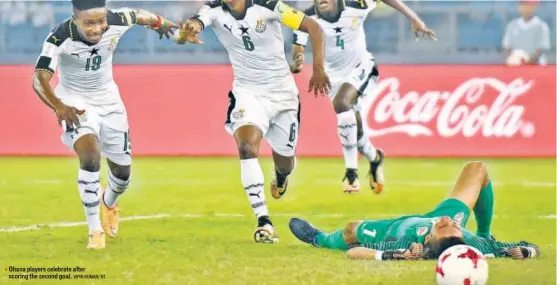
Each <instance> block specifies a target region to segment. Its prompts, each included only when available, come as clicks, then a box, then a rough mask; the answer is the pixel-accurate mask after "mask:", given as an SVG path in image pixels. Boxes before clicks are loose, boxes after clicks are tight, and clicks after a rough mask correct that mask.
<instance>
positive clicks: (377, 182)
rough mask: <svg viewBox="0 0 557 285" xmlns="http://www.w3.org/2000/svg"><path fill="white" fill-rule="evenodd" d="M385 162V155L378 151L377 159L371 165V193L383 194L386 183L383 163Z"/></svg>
mask: <svg viewBox="0 0 557 285" xmlns="http://www.w3.org/2000/svg"><path fill="white" fill-rule="evenodd" d="M384 160H385V153H384V152H383V151H382V150H380V149H377V157H376V158H375V160H374V161H371V162H370V163H369V165H370V166H369V186H370V187H371V191H373V193H375V194H379V193H381V191H383V185H384V183H385V177H384V174H383V161H384Z"/></svg>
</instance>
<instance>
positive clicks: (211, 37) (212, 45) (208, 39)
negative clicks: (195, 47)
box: [202, 29, 224, 51]
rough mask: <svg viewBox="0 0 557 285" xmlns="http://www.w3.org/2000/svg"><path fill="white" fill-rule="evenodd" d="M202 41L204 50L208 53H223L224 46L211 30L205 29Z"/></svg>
mask: <svg viewBox="0 0 557 285" xmlns="http://www.w3.org/2000/svg"><path fill="white" fill-rule="evenodd" d="M202 39H203V42H204V46H205V49H207V50H210V51H224V46H223V45H222V44H221V43H220V41H219V39H218V38H217V35H216V34H215V32H214V31H213V29H205V30H204V31H203V36H202Z"/></svg>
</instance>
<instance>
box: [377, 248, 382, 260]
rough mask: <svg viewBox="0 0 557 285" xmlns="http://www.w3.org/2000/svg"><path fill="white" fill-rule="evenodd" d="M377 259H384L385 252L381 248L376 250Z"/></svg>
mask: <svg viewBox="0 0 557 285" xmlns="http://www.w3.org/2000/svg"><path fill="white" fill-rule="evenodd" d="M375 260H379V261H381V260H383V252H382V251H380V250H376V251H375Z"/></svg>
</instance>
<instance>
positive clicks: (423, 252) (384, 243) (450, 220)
mask: <svg viewBox="0 0 557 285" xmlns="http://www.w3.org/2000/svg"><path fill="white" fill-rule="evenodd" d="M471 211H474V215H475V217H476V223H477V231H476V233H475V234H474V233H472V232H470V231H468V230H466V229H465V228H464V227H465V226H466V223H467V222H468V218H469V217H470V213H471ZM492 217H493V187H492V185H491V182H490V180H489V176H488V173H487V168H486V166H485V164H484V163H482V162H470V163H468V164H467V165H466V166H465V167H464V168H463V169H462V171H461V173H460V176H459V178H458V180H457V181H456V185H455V186H454V188H453V190H452V192H451V193H450V195H449V198H448V199H446V200H445V201H443V202H441V203H440V204H439V205H438V206H437V207H436V208H435V209H433V210H432V211H430V212H428V213H426V214H423V215H412V216H403V217H400V218H398V219H389V220H366V221H355V222H351V223H348V225H346V227H345V228H344V229H343V230H338V231H336V232H333V233H331V234H326V233H324V232H322V231H320V230H318V229H316V228H314V227H313V226H312V225H310V224H309V223H308V222H306V221H304V220H302V219H297V218H294V219H292V220H291V221H290V230H291V231H292V233H293V234H294V235H295V236H296V237H297V238H298V239H300V240H301V241H303V242H306V243H309V244H312V245H314V246H317V247H322V248H331V249H341V250H348V256H349V257H352V258H361V259H375V260H386V259H387V260H388V259H391V260H392V259H395V260H397V259H400V260H412V259H420V258H426V259H429V258H438V257H439V255H441V253H442V252H443V251H444V250H446V249H447V248H449V247H451V246H454V245H458V244H467V245H469V246H472V247H475V248H477V249H478V250H480V251H481V252H482V253H483V254H484V255H486V256H491V257H512V258H516V259H523V258H532V257H535V256H537V255H539V254H540V252H539V249H538V247H537V246H536V245H534V244H531V243H528V242H525V241H521V242H513V243H505V242H498V241H495V240H494V239H493V237H492V236H491V219H492Z"/></svg>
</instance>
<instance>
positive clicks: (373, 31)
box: [364, 16, 398, 53]
mask: <svg viewBox="0 0 557 285" xmlns="http://www.w3.org/2000/svg"><path fill="white" fill-rule="evenodd" d="M364 29H365V31H366V40H367V47H368V49H369V50H370V51H371V52H373V51H377V50H380V51H385V52H393V53H394V52H397V51H398V44H397V43H398V30H397V29H398V20H397V17H396V16H389V17H381V18H374V17H371V18H368V19H367V21H366V22H365V24H364Z"/></svg>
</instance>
